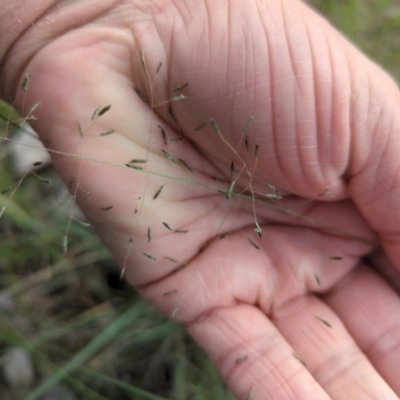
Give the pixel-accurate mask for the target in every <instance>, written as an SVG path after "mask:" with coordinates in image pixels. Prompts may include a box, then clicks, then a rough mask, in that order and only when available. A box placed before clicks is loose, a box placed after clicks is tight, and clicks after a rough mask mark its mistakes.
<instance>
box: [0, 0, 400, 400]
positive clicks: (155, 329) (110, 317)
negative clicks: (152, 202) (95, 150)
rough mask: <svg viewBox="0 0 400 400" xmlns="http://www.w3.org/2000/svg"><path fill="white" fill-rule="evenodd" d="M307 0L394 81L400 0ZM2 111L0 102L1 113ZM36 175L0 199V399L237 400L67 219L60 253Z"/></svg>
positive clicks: (5, 172) (51, 190) (50, 202)
mask: <svg viewBox="0 0 400 400" xmlns="http://www.w3.org/2000/svg"><path fill="white" fill-rule="evenodd" d="M309 3H310V4H311V5H312V6H313V7H314V8H315V9H317V10H319V12H321V13H322V14H324V15H326V16H327V17H328V18H329V19H330V20H331V21H332V23H333V24H334V25H335V26H336V27H338V29H339V30H341V31H342V32H343V33H344V34H345V35H346V36H347V37H348V38H349V39H350V40H351V41H353V42H354V43H356V44H357V45H358V46H359V47H360V48H361V49H362V50H363V51H364V52H365V53H367V54H368V55H369V56H370V57H371V58H373V59H375V60H376V61H377V62H378V63H380V64H381V65H383V66H384V67H385V68H386V69H387V70H388V71H389V72H390V73H391V74H392V75H393V76H394V77H395V78H396V79H397V81H399V79H400V68H399V67H400V2H399V0H310V1H309ZM9 113H10V108H9V106H8V105H6V104H4V103H1V104H0V115H3V116H6V117H7V116H9ZM0 128H1V129H2V135H3V136H4V135H5V134H6V133H7V130H9V129H10V128H9V126H8V125H7V124H5V123H4V124H3V125H0ZM7 150H8V149H7V143H3V144H2V145H1V146H0V193H1V191H2V190H3V189H5V188H7V187H9V186H10V185H15V184H16V183H18V179H17V178H16V176H15V174H14V172H13V168H12V165H11V161H10V158H9V156H8V151H7ZM39 174H40V176H41V177H43V178H45V179H47V180H50V181H51V182H52V183H51V184H48V183H46V182H44V181H42V180H40V179H38V178H37V177H36V176H34V175H30V176H27V177H26V178H25V179H24V180H23V182H22V183H21V184H20V186H19V187H18V190H16V191H15V194H14V195H12V193H13V190H10V191H8V192H7V193H3V194H0V209H1V207H2V206H3V205H6V206H7V208H6V210H5V213H4V215H3V217H2V218H1V219H0V396H1V398H2V399H3V400H11V399H12V400H15V399H25V400H34V399H46V400H53V399H54V400H75V399H85V400H91V399H93V400H94V399H96V400H97V399H98V400H103V399H111V400H114V399H115V400H124V399H135V400H142V399H143V400H147V399H148V400H152V399H154V400H156V399H158V400H161V399H173V400H189V399H193V400H194V399H196V400H202V399H204V400H205V399H218V400H220V399H221V400H225V399H228V400H229V399H233V396H232V395H231V394H230V393H229V392H228V391H227V390H226V388H225V386H224V384H223V383H222V382H221V380H220V379H219V377H218V374H217V373H216V371H215V369H214V367H213V366H212V364H211V363H210V361H209V360H208V358H207V357H206V356H205V354H204V353H203V352H202V351H201V350H200V349H199V348H198V347H197V346H196V345H195V344H194V343H193V342H192V340H191V339H190V338H189V337H188V336H187V335H186V334H185V332H184V331H183V329H182V328H181V327H180V326H179V325H177V324H175V323H173V322H172V321H169V320H168V319H166V318H165V317H163V316H160V315H159V314H158V313H157V312H156V311H155V310H154V309H153V308H152V307H151V306H150V305H148V304H147V303H146V302H144V301H143V300H142V299H141V298H140V296H138V295H137V293H136V292H135V290H134V289H133V288H131V287H129V286H128V285H127V284H125V283H124V282H123V281H120V279H119V271H118V269H117V267H116V266H115V264H114V262H113V260H112V259H111V257H110V255H109V253H108V251H107V250H106V249H105V248H104V247H103V246H102V244H101V243H100V242H99V240H98V239H97V238H96V237H95V236H94V234H93V232H92V231H91V229H90V227H86V226H84V225H82V224H81V223H80V222H79V220H72V223H71V226H70V229H69V234H68V240H69V249H68V253H67V255H64V254H63V251H62V241H63V237H64V235H65V232H66V229H67V227H68V225H69V213H68V211H67V209H68V206H67V205H60V203H61V202H62V198H63V193H65V188H64V186H63V185H62V183H61V182H60V180H59V178H58V177H57V175H56V173H55V171H53V170H52V168H51V167H50V168H47V169H46V170H43V171H41V172H40V173H39ZM64 196H65V195H64ZM18 360H19V363H18ZM13 366H15V368H16V371H14V373H12V371H11V372H10V369H11V367H13ZM29 373H31V375H30V374H29ZM10 374H11V375H10ZM13 374H14V375H13ZM10 376H11V377H13V376H14V379H15V380H16V381H15V382H14V384H12V383H11V381H10ZM7 377H8V378H7ZM18 379H19V381H18Z"/></svg>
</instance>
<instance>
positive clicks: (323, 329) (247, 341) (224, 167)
mask: <svg viewBox="0 0 400 400" xmlns="http://www.w3.org/2000/svg"><path fill="white" fill-rule="evenodd" d="M94 3H95V2H94ZM94 3H93V4H92V2H90V1H88V2H87V5H86V6H82V4H83V3H82V4H81V3H79V2H78V3H77V4H76V5H72V6H60V7H58V8H54V9H51V10H50V11H49V13H48V15H47V16H43V18H42V20H41V21H39V22H38V23H37V24H36V25H35V26H33V27H32V28H31V29H30V30H28V32H27V33H26V34H25V35H24V36H23V37H22V38H21V39H20V40H19V42H17V44H16V45H15V46H14V48H13V49H12V51H11V52H10V53H9V55H8V58H7V60H6V61H7V62H6V64H5V68H4V77H5V79H4V80H5V82H7V85H8V86H6V88H5V94H6V95H7V96H8V99H9V100H11V101H13V100H14V98H15V97H17V98H18V107H19V108H20V110H21V111H25V113H26V111H27V110H29V108H30V107H32V106H33V105H34V104H35V103H37V102H39V101H40V105H39V107H38V108H37V109H36V110H35V112H34V114H35V116H36V117H37V118H38V119H37V120H36V121H34V127H35V128H36V130H37V131H38V132H39V133H40V135H41V138H42V140H43V141H44V142H45V143H46V146H47V147H48V148H49V149H50V150H51V151H52V156H53V160H54V163H55V165H56V167H57V168H58V170H59V171H60V173H61V175H62V176H63V178H64V180H65V181H66V182H67V183H68V184H69V185H70V188H71V191H72V192H73V193H74V194H75V195H76V197H77V201H78V203H79V205H80V206H81V208H82V209H83V211H84V212H85V214H86V215H87V217H88V219H89V220H90V222H91V223H92V224H93V225H94V226H95V227H96V230H97V232H98V233H99V235H100V236H101V237H102V239H103V240H104V242H105V243H106V245H107V246H108V247H109V248H110V249H111V251H112V252H113V254H114V256H115V258H116V260H117V261H118V263H119V264H120V266H121V268H123V272H124V275H125V277H126V278H127V279H128V280H129V282H131V283H132V284H133V285H135V286H136V287H137V288H138V289H139V290H140V291H141V293H143V295H144V296H146V297H147V298H148V299H149V300H150V301H151V302H152V303H153V304H154V305H155V306H156V307H157V308H158V309H160V310H161V311H162V312H164V313H165V314H167V315H170V316H171V317H172V318H173V319H175V320H177V321H179V322H181V323H183V324H185V326H186V327H187V329H188V331H189V332H190V334H191V335H193V337H194V338H195V339H196V340H197V341H198V342H199V343H200V344H201V345H202V346H203V347H204V348H205V349H206V351H207V352H208V353H209V355H210V356H211V357H212V359H213V360H214V362H215V363H216V365H217V367H218V368H219V371H220V373H221V375H222V376H223V378H224V379H225V380H226V382H227V383H228V385H229V386H230V387H231V388H232V390H233V391H234V393H235V394H236V395H237V396H238V398H242V399H245V398H246V397H248V398H253V399H266V398H275V399H313V398H315V399H325V398H326V399H328V398H332V399H360V398H363V399H365V398H374V399H383V398H397V396H399V395H400V382H399V380H398V379H397V375H398V372H397V371H398V369H399V367H400V365H399V363H400V361H399V360H400V357H399V349H400V347H399V346H398V344H399V343H400V334H399V329H398V326H399V317H398V316H399V315H400V299H399V298H398V296H397V294H395V292H394V291H392V289H390V288H389V286H388V285H387V284H386V283H384V282H383V281H382V280H381V279H380V278H379V277H378V276H377V275H376V274H375V273H374V272H372V271H371V270H370V269H369V268H367V267H366V266H365V265H363V264H362V262H361V261H360V259H361V257H363V256H364V255H365V254H367V253H369V252H370V251H371V250H372V249H373V246H374V245H375V244H376V243H380V244H381V245H382V246H383V248H384V249H385V251H386V254H387V255H388V256H389V258H391V260H392V261H393V262H394V264H396V260H399V254H398V249H397V248H398V246H397V244H398V241H399V232H400V231H399V226H400V224H399V223H400V220H399V219H400V217H399V215H398V214H399V213H397V215H396V210H397V209H398V205H397V203H398V202H397V199H398V198H399V194H400V193H399V191H400V182H399V175H398V169H399V166H400V162H399V161H398V157H396V154H398V147H399V141H398V140H397V137H396V135H397V134H398V126H399V120H398V118H397V116H396V113H397V110H398V106H399V100H400V97H399V93H398V90H397V87H396V86H395V84H394V83H393V82H392V81H391V79H390V78H389V77H387V76H386V75H385V74H384V73H383V72H382V71H380V70H379V69H378V68H377V67H376V66H375V65H373V64H372V63H371V62H370V61H368V60H367V59H366V58H365V57H364V56H363V55H361V54H360V53H359V52H357V51H356V50H355V49H354V48H352V47H351V45H350V44H348V43H347V42H346V41H345V40H344V39H343V38H342V37H341V36H340V35H339V34H338V33H337V32H335V31H334V30H333V29H332V28H331V27H330V26H329V25H328V24H327V23H326V22H325V21H323V20H322V19H321V18H320V17H318V16H317V15H316V14H314V13H313V12H312V11H310V10H309V9H307V8H306V7H305V6H304V5H303V4H301V3H299V2H298V1H296V0H289V1H272V2H271V1H258V2H257V1H249V2H243V1H239V0H234V1H227V0H221V1H205V0H204V1H202V2H191V1H188V0H186V1H184V0H175V1H172V0H171V1H151V2H146V1H144V2H143V1H134V0H131V1H120V2H118V3H117V4H114V5H108V4H107V2H104V3H102V4H101V5H98V4H94ZM28 73H29V74H30V76H31V79H30V84H29V88H28V91H27V94H26V95H24V93H23V91H22V90H21V82H22V81H23V79H24V77H25V76H26V75H27V74H28ZM109 105H111V107H110V108H109V107H108V106H109ZM98 107H99V108H98ZM96 109H97V112H95V114H94V115H93V112H94V111H95V110H96ZM232 182H234V184H233V183H232ZM266 195H267V196H266ZM280 196H282V198H281V199H279V197H280ZM397 264H399V262H397ZM372 294H373V295H372ZM396 393H397V396H396ZM251 396H252V397H251Z"/></svg>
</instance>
